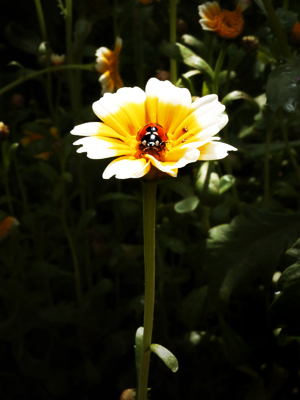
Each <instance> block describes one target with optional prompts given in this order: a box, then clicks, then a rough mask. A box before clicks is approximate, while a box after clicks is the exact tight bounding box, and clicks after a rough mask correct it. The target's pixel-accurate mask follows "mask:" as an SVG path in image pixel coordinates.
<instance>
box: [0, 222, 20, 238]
mask: <svg viewBox="0 0 300 400" xmlns="http://www.w3.org/2000/svg"><path fill="white" fill-rule="evenodd" d="M18 225H20V224H19V221H18V220H16V218H14V217H6V218H4V219H3V220H2V221H1V222H0V241H1V240H3V239H5V238H6V237H7V236H8V234H9V233H10V231H11V229H12V227H13V226H18Z"/></svg>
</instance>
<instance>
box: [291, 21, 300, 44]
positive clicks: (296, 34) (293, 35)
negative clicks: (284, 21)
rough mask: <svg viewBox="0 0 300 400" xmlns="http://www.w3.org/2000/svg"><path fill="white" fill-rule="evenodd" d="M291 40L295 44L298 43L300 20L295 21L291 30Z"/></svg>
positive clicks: (299, 39)
mask: <svg viewBox="0 0 300 400" xmlns="http://www.w3.org/2000/svg"><path fill="white" fill-rule="evenodd" d="M290 37H291V42H292V43H293V44H295V45H300V22H299V21H297V22H296V23H295V24H294V26H293V29H292V32H291V36H290Z"/></svg>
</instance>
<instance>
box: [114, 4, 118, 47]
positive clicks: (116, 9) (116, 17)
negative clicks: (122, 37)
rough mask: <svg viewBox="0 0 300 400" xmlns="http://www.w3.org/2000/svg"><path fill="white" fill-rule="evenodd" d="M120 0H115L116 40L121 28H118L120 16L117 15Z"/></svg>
mask: <svg viewBox="0 0 300 400" xmlns="http://www.w3.org/2000/svg"><path fill="white" fill-rule="evenodd" d="M118 6H119V5H118V0H114V16H113V18H114V33H115V40H116V38H117V36H118V35H119V29H118V16H117V11H118Z"/></svg>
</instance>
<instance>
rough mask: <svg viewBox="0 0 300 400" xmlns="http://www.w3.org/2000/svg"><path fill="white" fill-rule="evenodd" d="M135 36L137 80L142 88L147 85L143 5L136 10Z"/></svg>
mask: <svg viewBox="0 0 300 400" xmlns="http://www.w3.org/2000/svg"><path fill="white" fill-rule="evenodd" d="M133 36H134V38H133V39H134V43H135V46H134V58H135V66H136V69H135V71H136V80H137V85H138V86H139V87H141V88H143V87H144V85H145V78H144V66H145V63H144V40H143V36H144V35H143V24H142V15H141V5H140V4H139V5H138V7H137V8H136V18H135V20H134V23H133Z"/></svg>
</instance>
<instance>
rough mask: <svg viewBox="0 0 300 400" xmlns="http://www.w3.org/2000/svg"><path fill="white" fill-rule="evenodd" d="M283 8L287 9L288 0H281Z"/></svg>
mask: <svg viewBox="0 0 300 400" xmlns="http://www.w3.org/2000/svg"><path fill="white" fill-rule="evenodd" d="M282 6H283V8H285V9H286V10H288V9H289V0H283V4H282Z"/></svg>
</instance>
